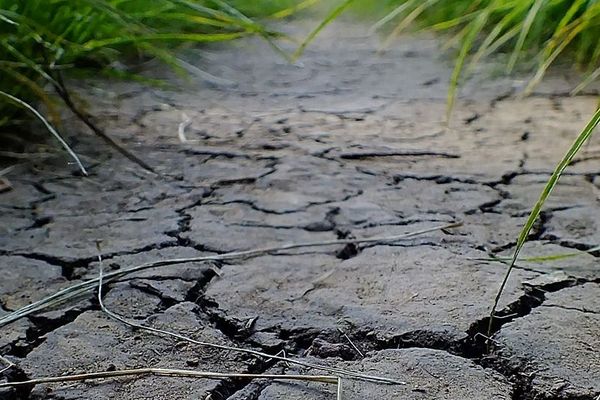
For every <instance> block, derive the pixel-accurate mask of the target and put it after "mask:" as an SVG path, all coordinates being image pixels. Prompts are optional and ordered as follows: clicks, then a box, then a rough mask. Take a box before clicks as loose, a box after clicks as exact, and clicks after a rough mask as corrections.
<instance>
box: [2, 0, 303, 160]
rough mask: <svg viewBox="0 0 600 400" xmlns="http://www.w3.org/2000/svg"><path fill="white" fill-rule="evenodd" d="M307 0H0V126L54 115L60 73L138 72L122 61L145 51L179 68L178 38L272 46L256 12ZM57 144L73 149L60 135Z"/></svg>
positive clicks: (281, 10)
mask: <svg viewBox="0 0 600 400" xmlns="http://www.w3.org/2000/svg"><path fill="white" fill-rule="evenodd" d="M312 3H314V1H296V0H255V1H243V0H16V1H15V0H0V133H1V132H2V131H6V129H7V127H8V129H10V130H14V128H15V127H17V126H18V125H19V124H20V122H21V121H22V120H25V121H27V119H26V118H25V119H23V117H25V116H31V115H32V114H33V115H35V116H36V117H37V118H38V119H39V118H42V122H44V124H45V125H46V126H48V125H49V122H50V123H56V122H57V121H59V115H60V107H61V106H63V105H65V104H66V105H67V106H72V105H71V104H69V103H70V100H68V99H66V97H67V96H68V93H67V92H66V88H65V87H64V83H63V82H64V79H63V76H70V75H73V74H77V76H78V77H81V75H82V74H83V75H85V74H91V75H95V76H97V75H105V76H109V77H120V78H126V79H142V80H144V78H142V77H141V76H139V75H136V74H135V73H132V72H131V70H130V69H128V68H127V66H128V65H131V64H132V63H134V62H138V61H140V60H146V59H149V58H156V59H159V60H160V61H162V62H163V63H165V64H167V65H169V66H171V67H173V68H174V69H176V70H178V71H181V72H183V70H184V69H185V68H183V67H182V63H181V62H180V60H179V59H178V58H177V55H176V54H177V53H176V51H174V50H175V49H176V48H177V46H179V45H183V44H189V43H202V44H204V43H212V42H223V41H230V40H235V39H238V38H241V37H245V36H250V35H256V36H260V37H262V38H263V39H265V40H267V41H269V42H270V43H271V45H272V46H273V47H274V48H275V49H277V45H276V44H275V43H274V40H275V39H277V38H280V34H278V33H277V32H274V31H271V30H269V29H267V28H266V26H265V24H264V23H262V22H260V21H259V20H260V19H261V18H265V17H272V18H283V17H287V16H289V15H291V14H293V13H294V12H296V11H298V10H299V9H302V8H304V7H308V6H310V5H311V4H312ZM57 94H58V96H57ZM34 108H35V109H36V110H38V111H40V110H41V114H40V115H38V114H37V113H35V111H34ZM17 129H18V127H17ZM53 134H54V133H53ZM55 136H56V135H55ZM61 144H62V145H63V147H66V149H67V151H69V152H71V151H70V149H68V146H67V145H66V143H65V142H61ZM71 153H72V152H71Z"/></svg>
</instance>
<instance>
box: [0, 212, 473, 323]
mask: <svg viewBox="0 0 600 400" xmlns="http://www.w3.org/2000/svg"><path fill="white" fill-rule="evenodd" d="M461 225H462V223H461V222H454V223H450V224H446V225H439V226H435V227H432V228H426V229H422V230H419V231H414V232H409V233H405V234H403V235H395V236H383V237H382V236H379V237H372V238H364V239H339V240H328V241H321V242H306V243H292V244H287V245H282V246H272V247H265V248H260V249H253V250H244V251H234V252H230V253H225V254H216V255H211V256H201V257H187V258H172V259H167V260H160V261H152V262H149V263H145V264H141V265H136V266H133V267H129V268H123V269H120V270H118V271H113V272H110V273H107V274H105V275H104V279H105V280H106V281H115V280H117V279H119V278H121V277H122V276H125V275H128V274H131V273H133V272H138V271H142V270H146V269H150V268H157V267H163V266H167V265H176V264H183V263H192V262H206V261H223V260H232V259H238V258H247V257H257V256H261V255H265V254H271V253H277V252H281V251H284V250H292V249H298V248H304V247H321V246H332V245H345V244H353V243H392V242H397V241H399V240H402V239H408V238H411V237H415V236H419V235H423V234H425V233H430V232H434V231H438V230H444V229H450V228H456V227H459V226H461ZM97 285H98V278H92V279H89V280H87V281H84V282H81V283H78V284H75V285H73V286H69V287H67V288H65V289H62V290H60V291H58V292H56V293H54V294H53V295H50V296H48V297H45V298H43V299H41V300H38V301H36V302H34V303H31V304H29V305H27V306H25V307H22V308H20V309H18V310H16V311H13V312H11V313H9V314H7V315H5V316H3V317H1V318H0V327H2V326H4V325H6V324H9V323H11V322H13V321H16V320H18V319H20V318H23V317H25V316H27V315H30V314H33V313H34V312H38V311H40V310H43V309H46V308H48V307H53V306H56V305H58V304H61V303H64V302H65V301H67V300H70V299H73V298H76V297H78V296H81V295H82V294H84V293H86V292H89V291H92V290H94V289H95V288H96V286H97Z"/></svg>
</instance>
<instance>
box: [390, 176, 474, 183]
mask: <svg viewBox="0 0 600 400" xmlns="http://www.w3.org/2000/svg"><path fill="white" fill-rule="evenodd" d="M392 179H393V182H394V184H398V183H400V182H402V181H404V180H407V179H413V180H416V181H433V182H435V183H437V184H438V185H443V184H448V183H466V184H470V185H479V184H482V185H483V183H480V182H477V181H475V180H473V179H467V178H459V177H455V176H450V175H425V176H423V175H414V174H395V175H393V176H392Z"/></svg>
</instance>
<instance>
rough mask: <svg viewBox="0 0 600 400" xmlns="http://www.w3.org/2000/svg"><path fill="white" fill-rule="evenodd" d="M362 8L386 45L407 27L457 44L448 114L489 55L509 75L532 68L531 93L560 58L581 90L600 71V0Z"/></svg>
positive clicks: (444, 1) (475, 0)
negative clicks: (469, 74) (467, 77)
mask: <svg viewBox="0 0 600 400" xmlns="http://www.w3.org/2000/svg"><path fill="white" fill-rule="evenodd" d="M355 8H356V9H357V10H359V11H360V12H361V13H364V12H365V10H368V11H371V15H375V16H377V17H378V21H377V22H376V23H375V24H374V25H373V30H374V31H375V30H379V31H382V32H383V34H384V35H385V39H384V46H385V45H387V44H389V43H390V42H391V41H392V40H395V39H396V38H397V37H398V36H399V35H400V34H401V33H403V32H404V31H405V30H408V29H411V30H413V31H414V30H417V31H420V30H428V31H434V32H444V33H446V36H447V40H448V46H447V47H450V48H455V49H456V62H455V66H454V71H453V74H452V78H451V82H450V90H449V92H448V114H450V112H451V110H452V106H453V104H454V99H455V97H456V91H457V87H458V85H459V83H460V81H461V78H462V76H463V75H464V72H465V71H470V70H471V69H472V68H473V67H474V66H475V65H477V64H478V63H479V62H481V61H482V60H483V59H485V58H486V57H489V56H491V55H495V56H499V57H496V59H498V60H503V61H504V65H505V67H506V68H505V70H506V73H507V74H510V73H512V72H513V71H514V70H515V68H517V67H519V68H520V69H521V70H522V71H531V72H532V77H531V79H530V81H529V83H528V85H527V87H526V88H525V90H524V94H528V93H530V92H531V91H532V89H533V88H534V87H535V86H536V85H537V84H538V83H539V82H540V81H541V80H542V78H543V77H544V75H545V74H546V72H547V71H548V68H549V67H550V66H551V65H552V64H553V63H555V62H557V60H559V61H561V62H563V63H564V64H566V65H568V66H572V67H576V68H578V69H579V73H580V74H581V81H580V82H581V83H580V84H579V85H577V87H574V88H573V91H572V94H577V93H579V92H580V91H581V90H582V89H584V88H585V87H586V86H588V85H589V84H590V83H592V82H593V81H594V80H596V79H597V78H598V76H600V41H599V40H598V38H599V37H600V2H598V1H593V0H418V1H417V0H388V1H384V2H378V3H377V4H376V5H374V3H373V2H370V1H367V0H356V2H355Z"/></svg>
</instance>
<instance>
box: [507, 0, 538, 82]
mask: <svg viewBox="0 0 600 400" xmlns="http://www.w3.org/2000/svg"><path fill="white" fill-rule="evenodd" d="M545 1H546V0H535V2H534V3H533V5H532V6H531V8H530V9H529V13H527V16H526V17H525V20H524V21H523V27H522V28H521V32H520V33H519V37H518V39H517V44H516V45H515V48H514V50H513V52H512V54H511V55H510V59H509V60H508V64H507V67H506V69H507V71H508V72H509V73H510V72H512V70H513V68H514V67H515V65H516V63H517V60H518V58H519V55H520V54H521V52H522V51H523V45H524V44H525V39H526V38H527V35H528V34H529V31H530V29H531V26H532V25H533V21H534V20H535V17H536V16H537V14H538V12H539V11H540V8H541V7H542V4H543V3H544V2H545Z"/></svg>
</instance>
